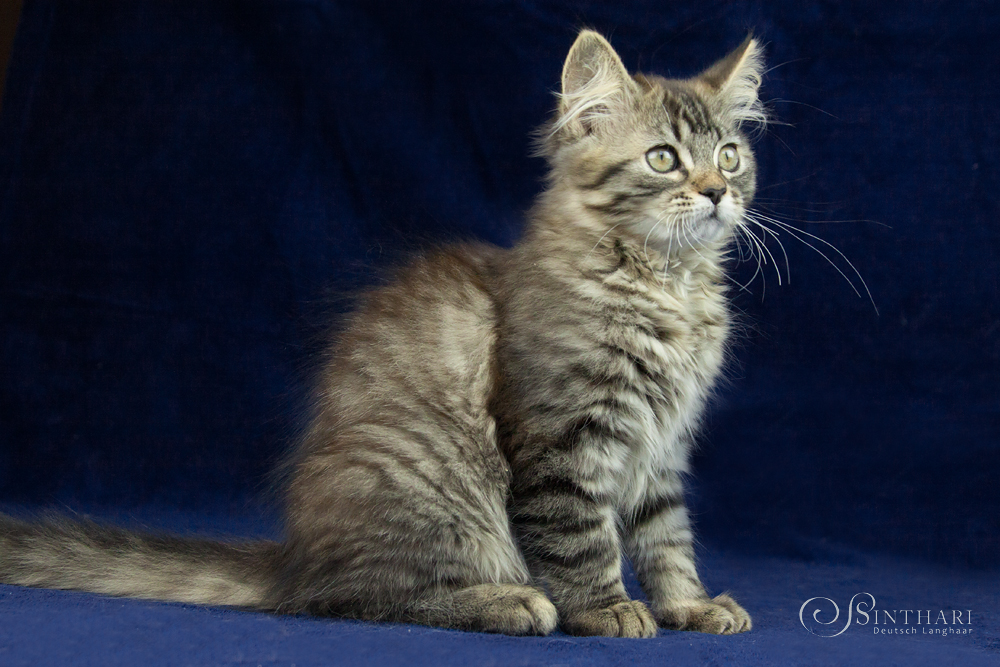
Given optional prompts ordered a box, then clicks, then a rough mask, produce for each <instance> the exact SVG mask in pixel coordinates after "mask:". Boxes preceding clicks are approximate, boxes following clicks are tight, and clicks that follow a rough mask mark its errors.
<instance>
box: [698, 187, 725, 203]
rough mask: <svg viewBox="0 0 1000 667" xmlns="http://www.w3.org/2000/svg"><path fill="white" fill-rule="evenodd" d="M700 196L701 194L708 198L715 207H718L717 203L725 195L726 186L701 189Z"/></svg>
mask: <svg viewBox="0 0 1000 667" xmlns="http://www.w3.org/2000/svg"><path fill="white" fill-rule="evenodd" d="M701 194H703V195H705V196H706V197H708V198H709V199H710V200H712V203H713V204H715V205H716V206H718V205H719V202H720V201H722V195H724V194H726V186H725V185H721V186H717V187H715V186H713V187H708V188H704V189H702V191H701Z"/></svg>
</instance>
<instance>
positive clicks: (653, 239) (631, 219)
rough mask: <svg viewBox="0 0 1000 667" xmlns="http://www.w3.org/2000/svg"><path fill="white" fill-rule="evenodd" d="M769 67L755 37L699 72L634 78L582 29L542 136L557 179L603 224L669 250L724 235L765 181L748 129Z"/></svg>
mask: <svg viewBox="0 0 1000 667" xmlns="http://www.w3.org/2000/svg"><path fill="white" fill-rule="evenodd" d="M762 70H763V61H762V57H761V49H760V46H759V45H758V43H757V42H756V41H755V40H754V39H752V38H749V37H748V38H747V39H746V40H745V41H744V42H743V43H742V44H741V45H740V46H739V47H737V48H736V50H735V51H733V52H732V53H730V54H729V55H728V56H726V57H725V58H723V59H722V60H720V61H719V62H717V63H716V64H714V65H712V66H711V67H710V68H708V69H707V70H705V71H704V72H702V73H701V74H700V75H698V76H696V77H694V78H692V79H685V80H668V79H664V78H662V77H659V76H652V75H643V74H636V75H635V76H630V75H629V73H628V71H627V70H626V69H625V67H624V66H623V65H622V61H621V59H620V58H619V57H618V54H617V53H615V51H614V49H613V48H611V45H610V44H609V43H608V42H607V40H605V39H604V38H603V37H601V36H600V35H599V34H597V33H596V32H593V31H590V30H584V31H583V32H581V33H580V35H579V37H577V40H576V42H575V43H574V44H573V47H572V48H571V49H570V52H569V55H568V56H567V58H566V63H565V65H564V67H563V73H562V91H561V93H560V94H559V107H558V110H557V112H556V115H555V117H554V118H553V120H552V122H551V123H550V124H549V125H548V126H547V127H546V128H544V130H543V136H542V138H541V151H540V152H541V153H542V154H544V155H545V156H546V157H547V158H548V159H549V163H550V165H551V168H552V171H551V174H550V177H551V182H552V185H553V186H554V187H555V188H558V190H559V191H560V192H561V193H562V196H565V197H571V198H573V200H574V203H575V204H576V205H577V206H579V207H581V208H582V209H584V210H585V211H586V212H587V214H588V216H587V217H589V218H591V219H593V220H595V221H598V224H600V225H604V226H606V227H607V229H611V227H612V226H617V227H616V228H617V229H619V230H621V231H622V232H624V233H630V234H632V235H633V236H635V237H637V238H638V239H639V240H640V241H643V242H644V243H646V244H648V246H649V247H653V248H658V249H660V250H661V251H664V252H669V251H670V250H671V249H679V248H681V247H692V246H695V247H696V246H699V245H703V244H706V243H713V242H716V241H720V240H723V239H725V238H726V237H727V236H728V235H729V234H730V233H731V232H732V230H733V228H734V226H735V225H736V224H738V223H739V221H740V220H741V219H742V217H743V212H744V210H745V207H746V206H748V205H749V203H750V200H751V199H752V198H753V195H754V190H755V187H756V171H757V170H756V164H755V162H754V155H753V152H752V151H751V148H750V141H749V138H748V130H750V129H751V128H752V127H759V126H761V125H762V124H763V123H764V122H765V120H766V116H765V112H764V108H763V106H762V105H761V103H760V101H759V99H758V97H757V89H758V88H759V86H760V82H761V74H762Z"/></svg>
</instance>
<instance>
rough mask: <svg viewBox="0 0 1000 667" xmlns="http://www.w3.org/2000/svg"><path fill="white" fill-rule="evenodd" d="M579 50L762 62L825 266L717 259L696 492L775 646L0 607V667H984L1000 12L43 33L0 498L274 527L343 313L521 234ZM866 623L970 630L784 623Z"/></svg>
mask: <svg viewBox="0 0 1000 667" xmlns="http://www.w3.org/2000/svg"><path fill="white" fill-rule="evenodd" d="M583 26H589V27H593V28H595V29H597V30H599V31H601V32H602V33H604V34H605V35H607V36H608V37H609V38H610V40H611V42H612V43H613V44H614V46H615V47H616V48H617V49H618V51H619V53H620V54H621V55H622V57H623V60H624V61H625V64H626V65H627V66H628V67H629V68H630V69H632V70H635V69H641V70H647V71H653V72H657V73H660V74H665V75H668V76H687V75H691V74H694V73H696V72H697V71H698V70H699V69H701V68H702V67H704V66H706V65H708V64H710V63H711V62H712V61H713V60H714V59H716V58H718V57H721V56H722V55H724V54H725V53H727V52H728V50H729V49H731V48H733V47H734V46H736V45H737V44H738V43H739V42H740V41H741V40H742V38H743V37H744V36H745V34H746V32H747V31H748V30H752V31H754V32H755V33H756V34H757V35H758V36H759V37H760V38H761V39H762V41H764V42H765V43H766V44H767V54H768V61H769V65H770V66H771V67H772V70H771V71H769V73H768V75H767V77H766V80H765V85H764V88H763V91H762V93H763V96H764V97H765V98H766V99H768V100H770V106H771V107H772V109H773V112H774V115H775V116H776V118H777V119H778V121H780V122H779V123H776V124H774V125H772V126H771V127H770V129H769V131H768V132H767V134H765V135H764V136H763V137H762V138H761V140H760V141H759V142H758V145H757V153H758V159H759V162H760V164H761V178H760V181H761V185H762V188H761V191H760V195H759V196H760V199H759V201H758V209H759V210H760V211H762V212H764V213H766V214H768V215H772V216H774V217H776V218H778V219H780V220H783V221H786V222H788V223H791V224H793V225H795V226H796V227H797V228H798V229H800V230H802V232H801V234H802V238H803V239H804V240H805V241H807V242H808V243H809V244H811V245H812V246H814V248H810V247H808V246H807V245H806V244H804V243H800V242H797V241H796V240H794V239H793V238H792V235H791V234H790V233H785V234H782V236H781V237H780V239H781V241H782V242H783V245H784V253H787V266H786V262H785V257H784V253H783V252H782V249H781V248H779V246H778V245H777V244H776V243H774V242H773V240H772V241H771V242H770V243H769V248H770V249H771V251H772V253H773V254H774V257H775V258H776V259H777V260H778V262H777V264H778V266H777V267H775V266H774V265H773V264H769V265H768V266H766V267H763V271H762V272H761V273H760V274H758V275H756V276H755V273H756V271H757V265H756V262H752V263H743V264H739V265H736V266H734V268H733V280H734V302H735V305H736V307H737V309H738V310H739V311H740V313H741V314H740V321H741V323H742V324H743V326H742V331H741V335H740V337H739V341H738V343H737V344H736V346H735V348H734V355H733V356H734V362H733V363H732V365H731V368H730V372H729V381H728V382H727V383H726V384H725V386H724V387H723V388H722V390H721V391H720V394H719V397H718V400H717V401H716V402H715V403H714V404H713V406H712V409H711V411H710V415H709V419H708V422H707V427H706V430H705V433H704V437H703V438H702V446H701V449H700V453H699V454H698V457H697V459H696V461H695V470H696V479H695V482H694V483H693V485H692V489H691V504H692V506H693V508H694V509H695V511H696V513H697V518H696V520H697V526H698V530H699V534H700V536H701V539H702V542H703V544H704V548H703V551H705V553H706V579H707V581H708V583H709V585H710V587H712V588H713V590H714V591H715V592H718V591H719V590H721V589H723V588H729V589H731V590H733V591H734V592H735V593H736V595H737V596H738V597H739V599H740V600H741V602H743V603H744V604H745V606H746V607H747V608H748V609H749V610H750V612H751V614H754V616H755V623H756V629H755V631H754V632H752V633H750V634H749V635H746V636H742V637H735V638H712V637H704V636H693V635H685V634H681V633H670V632H661V637H660V638H658V639H656V640H650V641H648V642H631V641H624V640H623V641H609V640H577V639H569V638H567V637H557V638H550V639H537V640H524V639H521V640H513V639H509V638H499V637H484V636H480V635H473V634H466V633H456V632H444V631H437V630H427V629H420V628H410V627H407V626H391V625H381V626H380V625H369V624H358V623H351V622H342V621H330V620H323V621H316V620H303V619H288V618H283V619H277V618H272V617H269V616H265V615H254V614H246V613H241V612H234V611H223V610H203V609H195V608H190V607H185V606H183V605H167V604H155V603H140V602H122V601H108V600H104V599H101V598H96V597H92V596H84V595H78V594H68V593H53V592H38V591H25V590H21V589H16V588H12V587H0V618H2V619H3V622H2V623H0V660H4V659H5V658H2V656H3V653H2V651H4V650H5V647H6V648H7V649H9V650H10V651H11V653H10V655H12V656H14V658H15V659H16V660H23V661H24V662H25V663H32V662H33V663H35V664H37V663H38V662H39V661H40V660H41V661H44V660H43V659H45V658H47V659H50V660H51V659H55V657H56V656H63V657H65V656H67V655H69V656H75V658H76V659H78V660H80V661H83V662H86V661H88V660H92V661H94V662H95V663H102V664H111V663H110V662H108V661H109V660H111V661H112V662H113V660H112V658H111V657H110V656H112V655H114V656H118V657H116V658H114V659H117V660H120V661H121V663H122V664H135V663H136V662H137V661H138V660H140V659H141V660H142V661H144V662H148V663H150V664H155V663H157V661H158V660H160V661H164V663H163V664H177V663H178V662H184V663H189V664H197V663H199V662H202V663H204V664H228V662H239V661H240V660H245V661H247V662H253V661H257V662H260V661H262V660H271V661H272V662H274V663H276V664H284V663H286V662H287V663H292V662H295V663H296V664H299V665H302V664H310V661H316V662H317V663H324V662H325V663H327V664H328V663H329V661H330V660H331V659H335V658H338V657H340V658H343V659H344V660H347V661H351V662H364V661H366V660H367V661H370V662H373V663H379V662H380V661H383V660H384V661H388V662H392V661H393V660H403V659H404V658H405V659H406V660H408V661H410V662H413V661H417V662H419V661H421V660H422V661H426V662H427V664H431V663H433V664H441V663H442V662H447V661H448V660H454V661H455V663H456V664H467V663H469V662H476V661H481V660H485V659H486V658H484V656H490V659H495V660H497V661H498V664H505V663H524V664H529V663H532V662H537V661H546V662H552V661H562V662H573V661H584V662H586V661H598V660H600V659H602V658H609V657H617V658H619V659H629V660H632V661H636V660H638V661H642V660H644V659H650V660H652V659H656V660H657V661H660V660H662V659H663V658H664V656H672V659H674V660H678V661H683V660H685V659H690V660H706V659H716V660H730V661H736V662H738V663H740V664H758V665H759V664H771V662H773V663H774V664H782V663H787V662H789V661H791V660H793V656H795V655H800V656H801V655H806V654H807V653H808V652H810V651H813V650H818V649H817V647H819V648H821V649H822V651H824V655H825V656H826V657H823V658H821V657H812V658H810V660H816V661H820V660H830V661H831V663H830V664H837V663H838V662H842V661H843V660H846V659H855V658H860V657H862V656H863V657H865V658H866V659H871V658H877V659H878V660H880V661H881V662H882V663H884V664H893V661H896V660H898V661H901V662H906V661H909V662H910V664H913V663H912V661H913V660H918V659H927V660H931V661H932V662H936V663H937V664H942V661H944V660H946V659H955V660H959V659H960V660H961V661H964V662H963V664H972V662H970V661H975V660H988V655H990V654H992V655H994V659H995V658H996V657H997V652H998V650H1000V649H998V647H1000V628H998V624H1000V614H998V613H997V611H998V610H997V604H996V600H997V594H998V593H1000V585H998V581H1000V579H998V576H997V575H1000V484H998V483H997V480H998V479H1000V456H998V454H1000V401H998V394H997V389H998V378H1000V278H998V274H1000V271H998V269H1000V261H998V260H1000V225H998V216H997V214H998V202H1000V179H998V175H997V174H998V170H997V162H996V161H994V160H993V157H996V155H995V153H996V152H997V148H998V147H1000V143H998V135H1000V49H997V48H996V44H997V40H998V38H1000V11H998V10H997V9H995V8H993V6H992V5H991V4H990V3H988V2H982V3H956V2H950V3H944V2H922V3H844V2H833V1H832V0H831V1H829V2H791V1H786V0H777V1H775V2H770V3H764V2H754V3H741V4H734V3H726V2H718V1H714V2H711V1H700V2H670V3H664V2H646V1H641V2H631V3H620V2H619V3H611V2H603V3H602V2H570V1H568V0H548V1H545V2H529V1H527V0H518V1H502V0H491V1H487V2H476V3H468V2H457V1H454V0H411V1H409V2H405V3H403V2H400V3H394V2H377V1H376V2H372V1H367V2H361V1H359V2H344V1H319V0H316V1H305V0H296V1H292V0H285V1H274V2H258V1H247V0H241V1H239V2H236V1H232V2H223V1H213V2H202V1H188V2H168V1H166V0H164V1H162V2H133V3H91V2H69V1H55V0H52V1H44V2H43V1H37V2H28V3H27V4H26V7H25V11H24V16H23V20H22V23H21V26H20V28H19V33H18V37H17V41H16V43H15V48H14V53H13V57H12V63H11V68H10V71H9V76H8V83H7V91H6V95H5V98H4V107H3V112H2V116H0V502H4V503H6V504H7V507H8V509H10V510H13V511H24V510H28V509H33V508H37V507H40V506H46V507H51V506H56V507H62V508H64V509H66V510H68V511H80V512H88V513H90V514H92V515H94V516H97V517H104V518H108V519H110V520H115V521H120V522H125V523H130V524H131V525H137V524H142V525H145V526H148V527H150V528H153V529H163V530H176V531H183V532H193V531H209V532H214V533H221V534H229V535H237V536H242V535H258V534H273V533H274V531H275V527H274V526H275V523H274V518H273V515H272V514H271V513H269V512H268V510H267V509H266V507H260V505H261V503H262V500H264V501H266V498H267V490H268V488H269V478H268V475H267V471H268V470H269V469H270V468H271V467H272V466H273V465H274V464H275V462H276V461H278V460H279V459H280V456H281V454H282V453H283V452H284V451H285V450H286V448H287V447H288V446H289V444H290V443H291V442H293V441H294V437H295V432H296V428H297V427H298V426H299V425H300V418H301V411H300V406H301V405H302V402H303V398H304V396H305V395H306V393H307V391H308V384H309V378H310V374H311V368H312V364H313V360H314V359H315V358H316V355H317V354H318V352H319V351H320V350H321V349H322V345H323V343H322V341H323V339H324V336H325V332H326V330H327V327H328V325H329V323H330V321H331V319H332V318H333V316H334V315H335V314H336V313H337V312H338V311H340V310H342V308H343V307H344V303H345V300H344V299H343V298H342V295H343V294H345V293H349V292H350V290H352V289H353V288H356V287H358V286H359V285H363V284H367V283H370V282H372V281H373V280H375V279H376V275H377V272H378V270H379V269H380V268H384V267H386V266H390V265H391V264H392V263H393V262H395V261H399V260H400V259H402V258H405V256H406V255H407V253H409V252H412V251H413V250H415V249H417V248H419V247H421V246H422V245H425V244H427V243H438V242H441V241H446V240H451V239H459V238H462V239H467V238H476V239H484V240H488V241H492V242H495V243H499V244H502V245H509V244H511V243H513V242H514V241H515V239H516V238H517V236H518V234H519V231H520V229H521V223H522V215H523V212H524V211H525V210H526V209H527V207H528V206H530V204H531V200H532V197H533V196H534V195H535V193H537V192H538V190H539V188H540V187H541V184H540V180H541V178H542V176H543V174H544V165H543V163H542V162H541V161H540V160H538V159H535V158H531V157H529V133H530V132H531V130H532V129H533V128H534V127H536V126H537V125H539V124H540V123H542V122H543V121H544V120H545V119H546V117H547V115H548V113H549V112H550V111H551V109H552V108H553V97H552V95H551V93H552V91H554V90H555V89H556V87H557V85H558V80H559V72H560V69H561V66H562V60H563V58H564V56H565V53H566V51H567V50H568V48H569V46H570V44H571V43H572V40H573V38H574V36H575V33H576V31H577V30H578V29H579V28H580V27H583ZM806 234H808V235H815V237H818V239H817V238H812V237H811V236H807V235H806ZM823 255H825V256H826V258H828V259H829V260H830V262H828V261H827V259H826V258H824V257H823ZM852 265H853V268H852ZM779 275H780V279H779ZM779 282H780V284H779ZM747 283H748V284H747ZM743 284H746V288H745V289H743V288H741V287H738V286H737V285H743ZM869 291H870V295H871V298H869V293H868V292H869ZM868 589H872V590H868ZM862 590H868V592H870V593H872V594H873V595H874V596H875V597H876V598H877V599H878V600H879V607H880V608H900V609H902V608H917V607H919V608H920V609H935V610H936V609H938V608H941V609H952V608H954V609H969V608H972V609H973V611H974V614H975V615H974V619H975V624H974V625H975V627H974V630H975V631H974V632H973V634H972V635H969V636H949V637H947V638H940V637H937V638H934V639H930V638H926V637H924V636H921V635H920V634H919V633H918V635H917V636H915V637H908V638H906V640H905V641H904V640H903V639H897V638H895V637H873V636H871V635H872V634H873V633H872V629H873V628H872V626H871V625H869V626H867V627H866V628H864V629H862V628H860V627H856V628H851V630H850V631H848V632H845V633H844V634H843V635H841V636H840V637H837V638H830V639H821V638H817V637H814V636H813V635H811V634H810V633H809V632H807V630H806V629H805V628H804V627H803V626H802V624H801V623H800V621H799V617H798V610H799V605H801V604H802V602H804V601H805V600H806V599H808V598H810V597H814V596H829V597H831V598H836V599H837V600H838V601H839V603H840V605H841V608H842V611H844V610H843V607H844V606H845V605H846V604H847V600H848V599H849V598H850V597H851V596H852V595H854V594H855V593H858V592H860V591H862ZM893 604H894V605H896V606H895V607H892V606H891V605H893ZM906 605H910V607H907V606H906ZM950 613H951V612H949V614H950ZM43 617H44V618H45V619H46V620H45V622H44V623H40V622H39V619H41V618H43ZM842 620H843V619H841V621H842ZM139 627H143V628H146V630H144V631H141V632H139V631H136V630H135V628H139ZM157 628H159V630H157ZM95 637H97V638H99V640H98V641H94V639H95ZM269 637H270V639H268V638H269ZM559 642H561V643H559ZM821 642H822V643H821ZM834 642H839V643H836V644H834ZM111 646H113V647H116V648H115V649H114V651H111V649H109V647H111ZM331 646H336V647H338V648H337V650H336V651H334V652H332V653H331V652H330V647H331ZM178 651H179V652H181V653H182V654H183V655H182V656H178V654H177V652H178ZM240 656H242V657H240ZM502 656H505V657H502ZM227 661H228V662H227ZM254 664H256V663H254Z"/></svg>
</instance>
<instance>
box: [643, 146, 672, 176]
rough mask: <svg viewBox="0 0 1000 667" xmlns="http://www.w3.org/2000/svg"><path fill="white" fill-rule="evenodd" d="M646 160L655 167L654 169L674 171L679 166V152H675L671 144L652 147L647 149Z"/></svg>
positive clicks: (661, 171) (662, 172)
mask: <svg viewBox="0 0 1000 667" xmlns="http://www.w3.org/2000/svg"><path fill="white" fill-rule="evenodd" d="M646 162H647V163H649V166H650V167H652V168H653V171H658V172H660V173H661V174H665V173H667V172H668V171H673V170H674V169H676V168H677V165H678V160H677V153H676V152H674V149H673V148H670V147H669V146H660V147H659V148H651V149H650V150H648V151H646Z"/></svg>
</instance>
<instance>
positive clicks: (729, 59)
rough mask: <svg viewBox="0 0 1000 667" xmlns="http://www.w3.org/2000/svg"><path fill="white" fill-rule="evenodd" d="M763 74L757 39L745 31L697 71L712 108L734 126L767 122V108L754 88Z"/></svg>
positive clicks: (757, 88) (756, 87) (762, 57)
mask: <svg viewBox="0 0 1000 667" xmlns="http://www.w3.org/2000/svg"><path fill="white" fill-rule="evenodd" d="M763 76H764V54H763V49H762V48H761V46H760V43H759V42H757V40H756V39H754V38H753V36H752V35H748V36H747V38H746V39H745V40H743V43H742V44H740V45H739V46H738V47H736V49H734V50H733V52H732V53H730V54H729V55H728V56H726V57H725V58H723V59H722V60H720V61H719V62H717V63H715V64H714V65H712V66H711V67H709V68H708V69H707V70H705V71H704V72H702V73H701V74H700V75H698V77H697V80H698V81H700V82H701V83H703V84H704V85H705V86H707V87H708V89H709V91H710V95H711V96H712V97H713V98H714V102H715V106H716V112H717V113H719V114H720V115H721V116H723V117H724V118H726V119H728V120H729V121H730V122H732V123H733V124H734V125H736V126H737V127H740V126H742V125H744V124H754V125H758V126H761V127H763V126H764V125H766V124H767V120H768V118H767V110H766V109H765V108H764V105H763V103H761V101H760V98H759V97H758V96H757V92H758V90H759V89H760V84H761V80H762V79H763Z"/></svg>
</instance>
